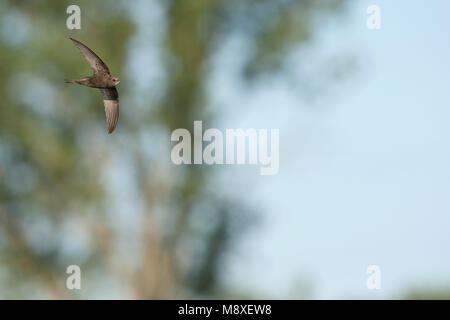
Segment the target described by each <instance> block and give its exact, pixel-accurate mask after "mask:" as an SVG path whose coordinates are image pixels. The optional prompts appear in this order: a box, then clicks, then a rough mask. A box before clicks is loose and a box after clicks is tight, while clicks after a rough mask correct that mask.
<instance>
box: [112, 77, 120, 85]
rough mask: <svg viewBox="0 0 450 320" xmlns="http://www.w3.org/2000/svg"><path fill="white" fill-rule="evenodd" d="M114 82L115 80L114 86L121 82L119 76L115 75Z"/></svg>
mask: <svg viewBox="0 0 450 320" xmlns="http://www.w3.org/2000/svg"><path fill="white" fill-rule="evenodd" d="M112 82H113V84H114V86H117V85H118V84H119V82H120V79H119V78H117V77H113V78H112Z"/></svg>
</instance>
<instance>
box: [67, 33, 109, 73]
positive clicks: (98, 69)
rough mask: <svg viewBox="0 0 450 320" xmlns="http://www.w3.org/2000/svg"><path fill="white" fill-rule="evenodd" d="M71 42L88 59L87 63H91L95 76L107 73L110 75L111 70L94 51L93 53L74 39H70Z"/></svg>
mask: <svg viewBox="0 0 450 320" xmlns="http://www.w3.org/2000/svg"><path fill="white" fill-rule="evenodd" d="M70 40H72V41H73V43H75V45H76V46H77V48H78V50H80V52H81V54H82V55H83V57H84V58H85V59H86V61H87V62H88V63H89V65H90V66H91V68H92V70H94V74H95V73H106V74H109V75H110V72H109V69H108V67H107V66H106V64H105V63H104V62H103V61H102V59H100V58H99V57H98V56H97V55H96V54H95V53H94V51H92V50H91V49H89V48H88V47H86V46H85V45H84V44H82V43H81V42H80V41H78V40H75V39H73V38H70Z"/></svg>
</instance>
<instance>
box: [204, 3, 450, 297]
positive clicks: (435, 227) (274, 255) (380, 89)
mask: <svg viewBox="0 0 450 320" xmlns="http://www.w3.org/2000/svg"><path fill="white" fill-rule="evenodd" d="M372 4H377V5H379V6H380V8H381V30H376V31H369V30H368V29H367V28H366V18H367V16H366V12H365V10H366V8H367V7H368V6H369V5H372ZM449 12H450V2H448V1H446V0H441V1H434V2H433V4H431V3H427V2H426V1H418V0H416V1H406V0H397V1H357V2H354V4H352V5H350V7H349V10H348V14H347V15H346V16H345V17H344V18H343V19H341V20H339V19H336V21H334V20H333V21H330V22H329V23H324V25H323V27H322V29H323V30H322V33H321V37H320V41H317V42H316V43H315V44H314V47H313V49H314V50H315V51H314V54H313V55H310V56H308V54H307V53H306V54H305V56H302V55H299V56H298V57H297V58H298V59H297V62H294V65H293V67H296V65H295V63H297V64H298V65H300V64H301V65H302V66H303V65H305V60H304V59H306V58H311V59H312V60H311V64H313V65H314V61H313V60H314V58H315V57H316V56H317V57H334V56H344V57H345V56H354V57H355V58H356V64H355V65H356V68H355V70H354V71H353V72H351V73H350V74H349V75H347V76H346V77H344V80H342V81H339V82H338V83H334V84H332V85H331V87H330V88H329V89H330V90H327V91H325V92H326V93H325V94H324V95H323V96H320V97H319V99H318V100H317V101H316V102H315V103H314V104H311V103H309V102H307V100H302V99H299V98H298V96H297V95H296V94H294V93H293V92H292V88H288V87H286V86H283V85H281V84H280V85H276V84H274V83H270V84H267V86H266V87H263V88H260V89H258V90H255V91H252V92H249V93H245V92H242V91H240V92H239V94H236V90H239V88H237V87H234V88H233V87H232V88H229V89H228V90H227V89H223V83H226V77H225V78H223V79H222V78H220V77H219V80H217V81H216V82H217V86H218V88H217V90H218V95H219V97H218V98H217V101H225V102H226V105H227V109H225V110H226V111H223V112H222V120H221V122H220V125H221V126H223V128H239V127H242V128H279V129H280V171H279V174H278V175H276V176H259V174H258V169H257V167H244V168H245V169H243V168H239V167H229V168H227V169H226V174H222V177H221V179H222V181H223V183H224V184H225V185H226V186H228V187H229V190H235V192H236V190H237V193H239V194H240V195H241V197H242V195H245V197H246V198H247V199H249V200H250V201H249V202H250V203H251V204H252V203H253V204H255V205H256V207H257V208H261V210H258V212H259V214H260V215H262V216H263V219H262V222H261V224H260V225H259V226H258V227H257V228H256V229H255V230H253V231H252V232H251V233H250V234H249V236H248V237H245V238H244V240H243V242H242V244H241V245H240V246H239V249H238V250H237V253H235V254H233V256H232V262H231V263H230V266H229V267H228V269H227V275H226V276H225V279H226V281H227V282H229V283H230V286H237V287H238V288H241V289H242V290H243V291H250V292H256V293H258V294H260V295H261V296H263V297H267V298H283V297H285V298H296V297H297V298H302V297H311V298H323V299H343V298H401V297H402V296H404V294H406V292H407V291H408V289H410V288H429V287H436V286H437V287H438V288H441V287H445V286H447V287H450V255H449V251H450V250H449V244H450V232H449V230H450V210H449V209H450V199H449V195H450V141H449V140H450V139H449V137H450V126H449V122H450V90H449V85H450V81H448V77H449V75H450V63H449V58H450V19H448V17H449V15H448V13H449ZM230 59H232V57H230ZM294 61H295V59H294ZM306 61H307V63H306V64H307V65H308V64H309V63H310V60H306ZM297 67H298V68H299V69H300V66H297ZM219 86H221V88H220V89H219ZM227 97H233V98H229V99H228V100H227ZM236 97H237V98H236ZM204 126H206V127H207V125H205V124H204ZM369 265H378V266H380V268H381V289H380V290H375V291H371V290H368V289H367V288H366V279H367V277H368V275H367V274H366V268H367V266H369ZM302 288H303V289H302ZM305 290H307V291H308V294H306V295H305V294H304V291H305ZM299 291H300V292H302V293H301V294H300V293H299V294H297V293H296V292H299Z"/></svg>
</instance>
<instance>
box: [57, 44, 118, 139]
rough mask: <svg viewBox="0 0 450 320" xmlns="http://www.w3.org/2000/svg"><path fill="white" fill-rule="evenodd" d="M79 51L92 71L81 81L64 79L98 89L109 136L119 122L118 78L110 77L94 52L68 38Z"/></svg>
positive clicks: (67, 81)
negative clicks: (90, 74) (103, 106)
mask: <svg viewBox="0 0 450 320" xmlns="http://www.w3.org/2000/svg"><path fill="white" fill-rule="evenodd" d="M69 39H70V40H72V41H73V43H74V44H75V46H76V47H77V48H78V50H80V52H81V54H82V55H83V57H84V58H85V59H86V61H87V62H88V63H89V65H90V66H91V68H92V70H93V74H92V76H90V77H85V78H81V79H74V80H70V79H65V81H66V83H73V84H80V85H83V86H87V87H91V88H97V89H100V91H101V93H102V97H103V104H104V105H105V113H106V122H107V124H108V134H111V133H112V132H113V131H114V129H115V128H116V125H117V121H118V120H119V93H118V91H117V89H116V86H117V85H118V84H119V82H120V79H119V78H118V77H113V76H111V73H110V71H109V69H108V66H107V65H106V64H105V63H104V62H103V61H102V59H100V58H99V57H98V56H97V55H96V54H95V53H94V51H92V50H91V49H89V48H88V47H87V46H85V45H84V44H82V43H81V42H80V41H78V40H75V39H73V38H69Z"/></svg>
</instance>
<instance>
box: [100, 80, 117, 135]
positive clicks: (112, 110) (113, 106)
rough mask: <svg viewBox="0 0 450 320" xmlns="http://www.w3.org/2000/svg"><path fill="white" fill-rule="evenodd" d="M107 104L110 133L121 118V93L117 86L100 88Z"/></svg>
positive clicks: (106, 110)
mask: <svg viewBox="0 0 450 320" xmlns="http://www.w3.org/2000/svg"><path fill="white" fill-rule="evenodd" d="M100 91H101V92H102V96H103V104H104V105H105V113H106V122H107V123H108V133H112V132H113V131H114V129H115V128H116V125H117V121H118V120H119V93H118V92H117V89H116V88H105V89H100Z"/></svg>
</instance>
